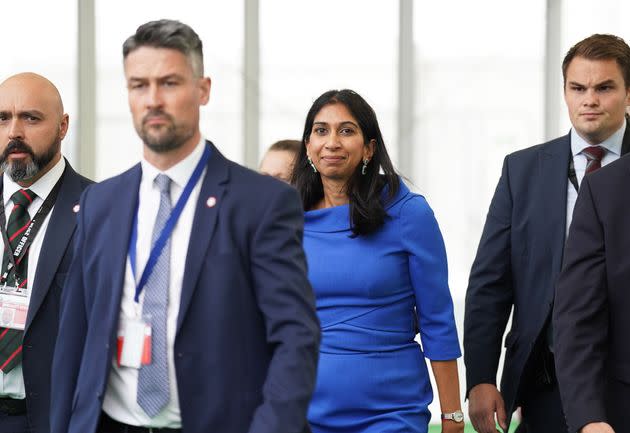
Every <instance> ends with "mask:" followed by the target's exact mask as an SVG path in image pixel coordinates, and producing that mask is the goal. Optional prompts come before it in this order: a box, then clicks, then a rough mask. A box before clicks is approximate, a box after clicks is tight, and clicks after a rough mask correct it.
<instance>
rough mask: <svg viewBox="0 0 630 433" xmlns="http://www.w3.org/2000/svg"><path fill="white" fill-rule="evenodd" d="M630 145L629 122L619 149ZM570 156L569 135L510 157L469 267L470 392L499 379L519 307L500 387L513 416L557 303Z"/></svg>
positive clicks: (466, 320)
mask: <svg viewBox="0 0 630 433" xmlns="http://www.w3.org/2000/svg"><path fill="white" fill-rule="evenodd" d="M629 148H630V126H627V127H626V133H625V135H624V139H623V145H622V154H623V153H625V152H627V151H628V149H629ZM570 158H571V136H570V134H567V135H565V136H563V137H560V138H557V139H555V140H552V141H550V142H547V143H544V144H540V145H537V146H533V147H530V148H527V149H523V150H520V151H517V152H514V153H512V154H510V155H508V156H506V157H505V160H504V163H503V170H502V173H501V178H500V179H499V183H498V185H497V188H496V191H495V193H494V197H493V198H492V202H491V203H490V209H489V211H488V216H487V219H486V223H485V226H484V229H483V234H482V235H481V241H480V243H479V248H478V250H477V255H476V257H475V261H474V262H473V265H472V269H471V272H470V279H469V283H468V290H467V293H466V311H465V317H464V361H465V364H466V381H467V384H466V389H467V393H468V391H470V389H471V388H473V387H474V386H475V385H478V384H480V383H490V384H496V380H497V379H496V377H497V369H498V364H499V357H500V355H501V342H502V339H503V333H504V332H505V328H506V326H507V322H508V318H509V316H510V312H511V310H512V308H514V316H513V318H512V328H511V329H510V332H509V333H508V335H507V336H506V338H505V348H506V354H505V363H504V366H503V376H502V378H501V387H500V389H501V393H502V395H503V399H504V402H505V408H506V411H507V413H508V416H511V413H512V411H513V410H514V407H515V402H516V398H517V392H518V388H519V385H520V382H521V377H522V374H523V369H524V367H525V363H526V362H527V360H528V358H529V356H530V354H531V351H532V348H533V347H534V344H535V343H536V339H537V338H538V337H539V335H540V333H541V331H542V330H543V328H545V324H546V323H547V321H548V320H549V319H550V314H551V310H552V306H553V303H554V292H555V283H556V280H557V278H558V275H559V273H560V269H561V266H562V258H563V252H564V244H565V233H566V217H567V215H566V214H567V212H566V209H567V182H568V172H569V161H570ZM508 421H509V420H508Z"/></svg>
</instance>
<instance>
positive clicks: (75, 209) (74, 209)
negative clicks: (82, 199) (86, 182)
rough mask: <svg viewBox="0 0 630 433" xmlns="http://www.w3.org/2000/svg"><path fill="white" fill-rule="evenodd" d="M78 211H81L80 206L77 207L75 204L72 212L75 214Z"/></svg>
mask: <svg viewBox="0 0 630 433" xmlns="http://www.w3.org/2000/svg"><path fill="white" fill-rule="evenodd" d="M79 209H81V206H79V205H78V204H75V205H74V207H73V208H72V212H74V213H77V212H79Z"/></svg>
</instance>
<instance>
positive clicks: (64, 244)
mask: <svg viewBox="0 0 630 433" xmlns="http://www.w3.org/2000/svg"><path fill="white" fill-rule="evenodd" d="M81 192H82V188H81V181H80V178H79V176H78V175H77V173H76V172H75V171H74V170H73V169H72V167H70V164H68V162H67V161H66V168H65V170H64V172H63V174H62V177H61V187H60V188H59V195H58V196H57V199H56V200H55V207H54V208H53V211H52V214H51V215H50V220H49V222H48V228H47V229H46V233H45V236H44V240H43V242H42V250H41V252H40V254H39V260H38V261H37V269H36V271H35V282H34V284H33V288H32V291H31V300H30V302H29V307H28V314H27V317H26V325H25V328H24V332H27V331H28V328H29V326H30V324H31V323H32V321H33V318H34V317H35V315H36V314H37V311H38V309H39V307H40V306H41V305H42V302H43V301H44V298H46V294H47V293H48V290H49V289H50V286H51V284H52V283H53V278H54V277H55V274H56V273H57V269H58V267H59V264H60V263H61V260H62V259H63V256H64V254H65V252H66V249H67V248H68V243H69V242H70V239H71V238H72V234H73V232H74V229H75V227H76V224H77V217H76V212H75V211H74V206H75V205H77V204H78V203H79V198H80V197H81Z"/></svg>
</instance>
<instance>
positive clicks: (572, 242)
mask: <svg viewBox="0 0 630 433" xmlns="http://www.w3.org/2000/svg"><path fill="white" fill-rule="evenodd" d="M629 71H630V50H629V53H628V54H626V57H625V68H624V76H623V78H624V80H625V83H623V84H620V86H622V88H621V89H619V93H620V95H619V97H620V98H622V99H623V100H624V101H625V104H626V105H630V72H629ZM628 185H630V158H628V157H625V158H621V159H620V160H619V161H616V162H615V163H614V164H611V165H610V166H608V167H606V169H605V170H601V171H598V172H597V173H594V174H593V175H592V176H589V177H587V178H586V180H585V182H584V184H583V185H582V188H580V194H579V197H578V200H577V202H576V204H575V212H574V215H573V222H572V224H571V230H570V232H569V238H568V240H567V247H566V248H567V253H566V255H565V259H564V265H563V268H562V272H561V274H560V277H559V280H558V285H557V288H556V307H555V309H554V314H553V325H554V331H555V332H554V336H555V348H556V368H557V371H558V382H559V384H560V395H561V396H562V402H563V405H564V411H565V414H566V417H567V422H568V424H569V430H570V431H571V432H576V431H579V432H581V433H614V432H617V433H625V432H628V431H630V418H629V417H628V411H629V410H630V368H629V366H630V345H629V344H628V330H630V292H629V290H628V289H629V282H630V261H629V260H628V246H629V245H630V229H629V228H628V216H629V215H630V201H629V200H628V198H627V194H628Z"/></svg>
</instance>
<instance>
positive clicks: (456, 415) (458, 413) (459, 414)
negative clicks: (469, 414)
mask: <svg viewBox="0 0 630 433" xmlns="http://www.w3.org/2000/svg"><path fill="white" fill-rule="evenodd" d="M453 421H455V422H462V421H464V414H463V413H462V411H461V410H458V411H455V412H453Z"/></svg>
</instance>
